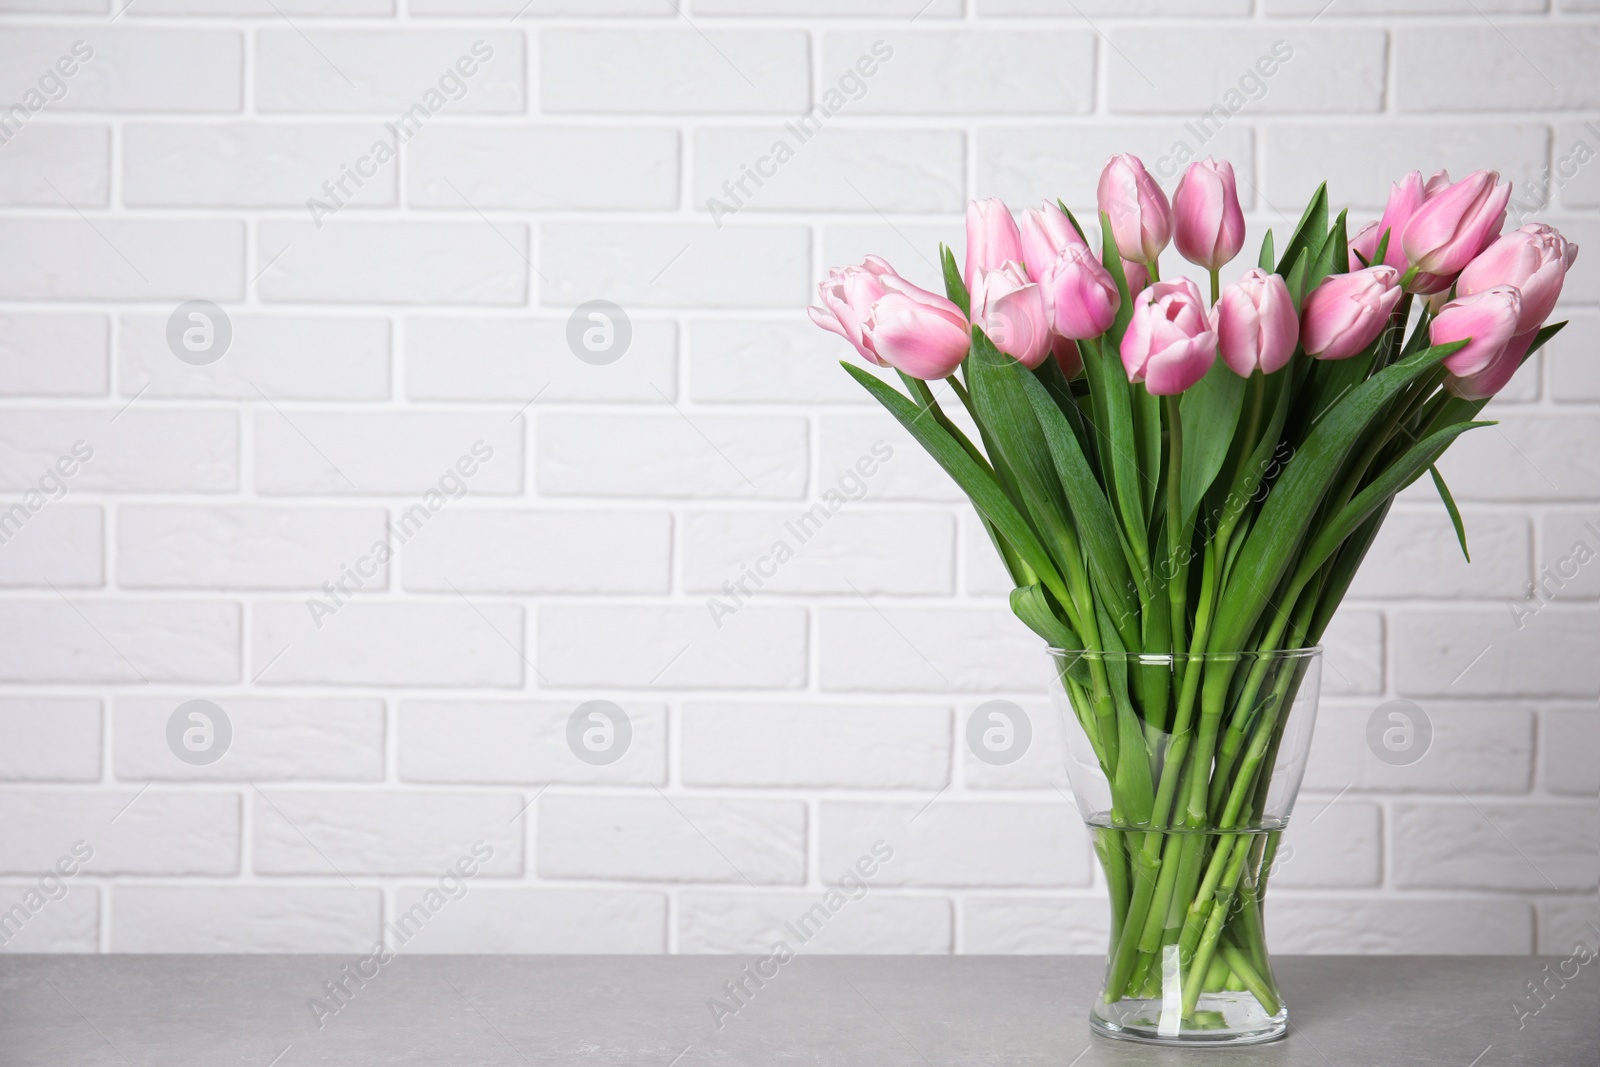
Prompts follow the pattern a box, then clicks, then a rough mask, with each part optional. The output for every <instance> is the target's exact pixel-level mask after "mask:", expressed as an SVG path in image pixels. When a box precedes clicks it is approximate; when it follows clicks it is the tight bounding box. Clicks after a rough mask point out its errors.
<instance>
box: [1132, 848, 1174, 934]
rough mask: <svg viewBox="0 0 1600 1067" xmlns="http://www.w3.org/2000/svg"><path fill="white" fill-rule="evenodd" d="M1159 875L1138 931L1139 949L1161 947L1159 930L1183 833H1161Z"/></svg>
mask: <svg viewBox="0 0 1600 1067" xmlns="http://www.w3.org/2000/svg"><path fill="white" fill-rule="evenodd" d="M1161 836H1162V838H1163V847H1162V850H1161V877H1160V879H1159V880H1158V881H1157V882H1156V892H1155V896H1154V897H1152V898H1151V901H1150V909H1149V910H1148V911H1147V912H1146V913H1145V918H1144V926H1143V927H1142V928H1141V930H1140V933H1139V951H1140V952H1156V951H1158V950H1159V949H1160V948H1161V932H1162V930H1164V929H1165V928H1166V925H1167V907H1168V903H1169V902H1170V901H1171V900H1172V892H1173V887H1174V886H1175V885H1176V884H1177V880H1178V873H1179V868H1180V865H1181V859H1180V856H1181V854H1182V852H1183V835H1181V834H1162V835H1161Z"/></svg>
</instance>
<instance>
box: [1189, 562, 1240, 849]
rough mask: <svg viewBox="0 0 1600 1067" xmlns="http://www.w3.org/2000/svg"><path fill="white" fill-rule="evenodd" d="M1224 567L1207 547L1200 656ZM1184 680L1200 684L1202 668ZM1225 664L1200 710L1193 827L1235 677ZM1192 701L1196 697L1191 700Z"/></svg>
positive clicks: (1198, 618)
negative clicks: (1218, 578) (1219, 578)
mask: <svg viewBox="0 0 1600 1067" xmlns="http://www.w3.org/2000/svg"><path fill="white" fill-rule="evenodd" d="M1219 566H1220V564H1219V561H1218V559H1217V553H1216V549H1215V545H1214V544H1213V545H1208V546H1207V547H1206V561H1205V564H1204V565H1203V570H1202V573H1201V578H1200V602H1199V603H1198V604H1197V605H1195V622H1194V644H1193V646H1192V648H1193V650H1194V651H1195V652H1196V653H1202V654H1203V653H1204V652H1205V651H1206V641H1207V639H1208V638H1209V636H1210V632H1211V613H1212V608H1213V605H1214V604H1215V598H1216V585H1217V570H1218V567H1219ZM1193 667H1194V669H1193V670H1191V671H1190V672H1189V676H1188V677H1186V678H1185V679H1184V684H1185V688H1192V687H1193V685H1195V684H1197V679H1198V677H1199V675H1200V673H1201V671H1200V667H1199V664H1194V665H1193ZM1223 667H1224V665H1223V664H1221V663H1212V664H1208V666H1207V669H1206V672H1205V673H1206V685H1205V694H1204V696H1203V697H1202V698H1201V706H1200V734H1199V737H1198V739H1197V741H1198V743H1197V744H1196V745H1195V748H1194V761H1193V766H1192V767H1191V768H1190V772H1189V804H1188V810H1186V811H1185V812H1184V821H1185V822H1186V823H1187V824H1188V825H1189V826H1192V827H1196V828H1198V827H1201V826H1204V825H1205V821H1206V783H1207V782H1208V781H1209V780H1210V779H1209V776H1210V773H1211V756H1212V754H1213V752H1215V751H1216V745H1217V729H1218V724H1219V723H1220V722H1221V721H1222V712H1223V704H1224V702H1225V701H1226V700H1227V696H1228V681H1229V679H1230V678H1232V676H1233V670H1232V665H1231V664H1229V665H1228V666H1227V669H1223ZM1190 699H1191V701H1192V700H1193V697H1192V696H1191V697H1190Z"/></svg>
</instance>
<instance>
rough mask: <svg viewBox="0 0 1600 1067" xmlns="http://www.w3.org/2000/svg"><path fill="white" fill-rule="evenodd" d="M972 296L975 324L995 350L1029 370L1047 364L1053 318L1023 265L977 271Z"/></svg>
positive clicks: (1008, 264) (1006, 265) (1010, 264)
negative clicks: (1046, 310)
mask: <svg viewBox="0 0 1600 1067" xmlns="http://www.w3.org/2000/svg"><path fill="white" fill-rule="evenodd" d="M971 295H972V324H973V325H974V326H978V327H981V328H982V330H983V332H984V333H985V334H986V335H987V336H988V338H989V340H990V341H992V342H994V346H995V347H996V348H998V349H999V350H1000V351H1002V352H1004V353H1005V354H1006V355H1008V356H1011V357H1012V358H1014V359H1016V360H1017V361H1018V362H1020V363H1022V364H1024V365H1026V366H1028V367H1037V366H1038V365H1039V364H1041V363H1043V362H1044V358H1045V356H1047V355H1049V354H1050V319H1049V318H1048V317H1047V316H1046V314H1045V308H1044V295H1043V294H1042V293H1041V292H1040V291H1039V286H1038V285H1037V284H1036V283H1034V282H1030V281H1029V280H1028V275H1027V272H1026V271H1024V270H1023V269H1022V264H1021V263H1015V262H1012V263H1007V264H1005V265H1004V266H1003V267H999V268H997V269H995V270H980V271H978V276H977V277H976V278H975V279H973V284H972V294H971Z"/></svg>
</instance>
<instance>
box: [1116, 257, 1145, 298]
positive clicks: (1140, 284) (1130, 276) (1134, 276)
mask: <svg viewBox="0 0 1600 1067" xmlns="http://www.w3.org/2000/svg"><path fill="white" fill-rule="evenodd" d="M1118 258H1119V259H1121V257H1120V256H1119V257H1118ZM1122 276H1123V277H1124V278H1126V279H1127V280H1128V295H1129V296H1138V295H1139V293H1140V291H1141V290H1144V289H1148V288H1149V287H1150V268H1148V267H1146V266H1145V265H1144V264H1143V263H1135V262H1134V261H1133V260H1131V259H1124V260H1122Z"/></svg>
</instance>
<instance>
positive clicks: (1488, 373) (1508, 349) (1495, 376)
mask: <svg viewBox="0 0 1600 1067" xmlns="http://www.w3.org/2000/svg"><path fill="white" fill-rule="evenodd" d="M1538 334H1539V331H1538V330H1529V331H1528V332H1527V333H1520V334H1517V335H1516V336H1515V337H1513V338H1512V339H1511V340H1509V341H1507V342H1506V343H1505V344H1504V345H1503V346H1502V347H1501V349H1500V351H1499V352H1498V353H1496V354H1495V355H1494V356H1493V357H1491V358H1490V360H1489V363H1488V365H1487V366H1485V367H1484V368H1483V369H1482V370H1480V371H1479V372H1478V373H1476V374H1469V375H1466V376H1465V377H1455V376H1454V375H1452V376H1451V377H1449V378H1446V379H1445V380H1444V387H1445V388H1446V389H1448V390H1450V392H1452V393H1454V394H1455V395H1456V396H1459V397H1461V398H1462V399H1463V400H1487V399H1489V397H1491V396H1494V395H1495V394H1496V393H1498V392H1499V391H1500V390H1502V389H1504V388H1505V387H1506V383H1507V382H1509V381H1510V380H1511V377H1512V375H1514V374H1516V373H1517V369H1518V368H1519V367H1521V366H1522V361H1523V359H1524V358H1525V357H1526V356H1527V354H1528V349H1529V347H1531V346H1532V344H1533V339H1534V338H1535V337H1537V336H1538Z"/></svg>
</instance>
